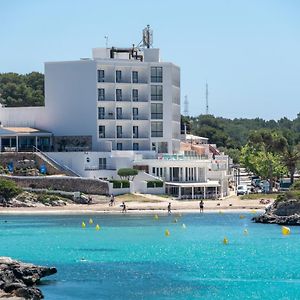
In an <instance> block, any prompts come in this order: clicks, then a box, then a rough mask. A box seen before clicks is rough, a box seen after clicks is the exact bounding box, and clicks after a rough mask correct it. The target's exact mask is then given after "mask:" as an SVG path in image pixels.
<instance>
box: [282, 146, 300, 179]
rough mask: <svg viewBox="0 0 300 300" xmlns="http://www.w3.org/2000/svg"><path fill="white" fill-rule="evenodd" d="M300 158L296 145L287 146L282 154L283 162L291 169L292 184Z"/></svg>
mask: <svg viewBox="0 0 300 300" xmlns="http://www.w3.org/2000/svg"><path fill="white" fill-rule="evenodd" d="M299 160H300V152H299V151H297V150H296V148H295V147H292V146H291V147H287V149H286V150H285V151H284V153H283V155H282V162H283V164H284V165H285V166H286V168H287V169H288V171H289V174H290V178H291V184H293V183H294V175H295V172H296V167H297V163H298V162H299Z"/></svg>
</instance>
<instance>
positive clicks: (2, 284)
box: [0, 257, 57, 300]
mask: <svg viewBox="0 0 300 300" xmlns="http://www.w3.org/2000/svg"><path fill="white" fill-rule="evenodd" d="M56 272H57V270H56V268H54V267H51V268H49V267H42V266H35V265H33V264H28V263H23V262H20V261H17V260H13V259H11V258H9V257H0V298H1V299H2V298H4V299H30V300H38V299H42V298H44V297H43V294H42V292H41V291H40V289H38V288H37V286H36V285H37V284H38V283H39V281H40V279H41V278H42V277H45V276H49V275H52V274H55V273H56Z"/></svg>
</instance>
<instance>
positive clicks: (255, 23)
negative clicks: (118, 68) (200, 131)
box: [0, 0, 300, 119]
mask: <svg viewBox="0 0 300 300" xmlns="http://www.w3.org/2000/svg"><path fill="white" fill-rule="evenodd" d="M0 20H1V26H0V37H1V40H0V72H10V71H13V72H18V73H28V72H31V71H34V70H35V71H41V72H43V68H44V66H43V62H45V61H60V60H75V59H78V58H80V57H91V49H92V48H93V47H103V46H105V39H104V36H105V35H108V36H109V41H108V44H109V46H124V47H125V46H131V45H132V43H135V44H137V43H138V42H139V41H140V40H141V30H142V29H143V28H144V27H145V26H146V25H147V24H150V25H151V27H152V28H153V30H154V46H155V47H158V48H160V49H161V58H162V60H164V61H172V62H174V63H175V64H177V65H179V66H180V67H181V91H182V93H181V95H182V98H181V100H182V103H183V100H184V95H188V99H189V112H190V114H191V115H198V114H202V113H204V112H205V82H206V81H207V82H208V85H209V111H210V113H212V114H214V115H216V116H223V117H228V118H240V117H248V118H256V117H261V118H265V119H278V118H281V117H284V116H286V117H288V118H295V117H296V115H297V113H299V112H300V1H297V0H251V1H250V0H209V1H208V0H186V1H175V0H173V1H171V0H152V1H149V0H148V1H135V0H127V1H125V0H114V1H102V0H81V1H79V0H77V1H76V0H43V1H42V0H23V1H19V0H0ZM182 106H183V105H182Z"/></svg>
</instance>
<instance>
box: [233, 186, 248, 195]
mask: <svg viewBox="0 0 300 300" xmlns="http://www.w3.org/2000/svg"><path fill="white" fill-rule="evenodd" d="M236 194H237V195H238V196H239V195H247V194H249V190H248V187H247V185H242V184H240V185H238V186H237V189H236Z"/></svg>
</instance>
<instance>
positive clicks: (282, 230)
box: [281, 226, 291, 235]
mask: <svg viewBox="0 0 300 300" xmlns="http://www.w3.org/2000/svg"><path fill="white" fill-rule="evenodd" d="M281 232H282V234H283V235H289V234H290V233H291V229H290V228H289V227H286V226H282V227H281Z"/></svg>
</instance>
